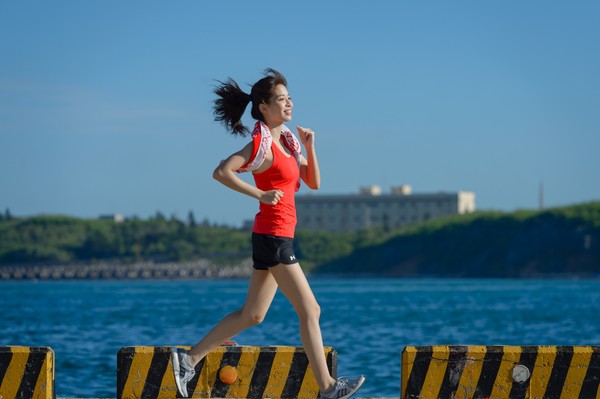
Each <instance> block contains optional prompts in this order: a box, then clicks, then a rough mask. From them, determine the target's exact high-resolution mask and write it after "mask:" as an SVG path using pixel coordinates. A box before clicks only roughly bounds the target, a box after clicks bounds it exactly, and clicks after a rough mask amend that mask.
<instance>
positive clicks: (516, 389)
mask: <svg viewBox="0 0 600 399" xmlns="http://www.w3.org/2000/svg"><path fill="white" fill-rule="evenodd" d="M537 350H538V347H537V346H523V347H521V356H520V357H519V364H520V365H522V366H525V367H527V368H528V369H529V372H530V373H533V368H534V367H535V361H536V359H537V355H538V353H537ZM511 377H512V369H511ZM530 383H531V375H530V376H529V378H528V379H527V381H523V382H520V383H519V382H513V384H512V388H511V390H510V395H509V396H508V397H509V398H511V399H525V397H526V395H527V391H528V390H529V384H530Z"/></svg>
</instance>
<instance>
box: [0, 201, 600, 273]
mask: <svg viewBox="0 0 600 399" xmlns="http://www.w3.org/2000/svg"><path fill="white" fill-rule="evenodd" d="M295 244H296V251H297V256H298V258H299V259H301V263H302V265H303V267H305V268H306V269H308V270H311V271H313V272H315V273H336V274H337V273H351V274H355V273H360V274H373V275H379V276H464V277H466V276H469V277H513V276H532V275H548V274H560V273H577V274H600V202H592V203H587V204H581V205H575V206H569V207H563V208H556V209H549V210H546V211H542V212H536V211H517V212H512V213H506V212H478V213H475V214H470V215H460V216H453V217H448V218H443V219H436V220H431V221H429V222H427V223H423V224H419V225H415V226H411V227H408V228H402V229H398V230H395V231H387V232H386V231H383V230H382V229H374V230H369V231H363V232H360V233H340V234H335V233H327V232H318V233H315V232H303V231H298V232H297V235H296V240H295ZM250 255H251V248H250V234H249V232H248V231H245V230H240V229H235V228H231V227H223V226H214V225H210V224H209V223H208V222H204V223H200V224H197V223H196V222H195V221H194V219H193V215H190V217H189V218H188V221H187V222H183V221H180V220H177V219H175V218H171V219H167V218H165V217H164V216H162V215H161V214H157V215H156V216H154V217H152V218H150V219H147V220H140V219H138V218H132V219H127V220H125V221H123V222H121V223H116V222H114V221H113V220H99V219H94V220H90V219H79V218H74V217H69V216H36V217H29V218H19V217H14V216H13V215H11V214H10V212H8V211H7V212H5V213H4V214H0V265H2V264H24V263H25V264H28V263H67V262H97V261H105V260H107V261H118V262H119V263H130V262H139V261H148V260H151V261H185V260H194V259H199V258H208V259H211V260H213V261H214V262H217V263H220V262H221V261H223V263H231V261H232V260H233V261H235V260H242V259H245V258H248V257H249V256H250ZM225 261H226V262H225Z"/></svg>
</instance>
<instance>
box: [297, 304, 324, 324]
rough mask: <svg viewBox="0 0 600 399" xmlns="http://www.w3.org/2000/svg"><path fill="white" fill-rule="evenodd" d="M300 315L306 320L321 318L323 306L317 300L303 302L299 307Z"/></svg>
mask: <svg viewBox="0 0 600 399" xmlns="http://www.w3.org/2000/svg"><path fill="white" fill-rule="evenodd" d="M298 317H300V318H301V319H305V320H319V318H320V317H321V307H320V306H319V303H318V302H317V301H311V302H309V303H305V304H302V306H300V308H299V309H298Z"/></svg>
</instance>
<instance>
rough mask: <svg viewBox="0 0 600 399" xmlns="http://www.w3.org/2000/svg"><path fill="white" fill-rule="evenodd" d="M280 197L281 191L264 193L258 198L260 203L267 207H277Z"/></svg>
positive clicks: (281, 195)
mask: <svg viewBox="0 0 600 399" xmlns="http://www.w3.org/2000/svg"><path fill="white" fill-rule="evenodd" d="M282 197H283V191H281V190H269V191H264V192H263V193H262V194H261V196H260V202H263V203H265V204H267V205H277V203H278V202H279V200H280V199H281V198H282Z"/></svg>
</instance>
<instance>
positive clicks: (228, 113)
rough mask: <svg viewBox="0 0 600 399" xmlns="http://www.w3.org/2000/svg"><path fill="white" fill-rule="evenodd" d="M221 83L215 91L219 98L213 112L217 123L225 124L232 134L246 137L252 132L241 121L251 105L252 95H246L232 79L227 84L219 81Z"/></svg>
mask: <svg viewBox="0 0 600 399" xmlns="http://www.w3.org/2000/svg"><path fill="white" fill-rule="evenodd" d="M219 83H220V85H219V86H218V87H217V88H216V89H215V91H214V92H215V94H216V95H217V96H218V97H219V98H217V99H216V100H215V106H214V112H213V113H214V116H215V121H218V122H221V123H223V125H225V128H226V129H227V130H229V131H230V132H231V133H233V134H239V135H241V136H245V135H246V134H247V133H250V131H249V130H248V128H247V127H246V126H244V124H243V123H242V121H241V119H242V115H244V111H245V110H246V107H247V106H248V103H250V99H251V97H250V94H246V93H244V91H243V90H242V89H240V86H238V84H237V83H236V82H235V81H234V80H233V79H231V78H229V79H228V80H227V81H226V82H220V81H219Z"/></svg>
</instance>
